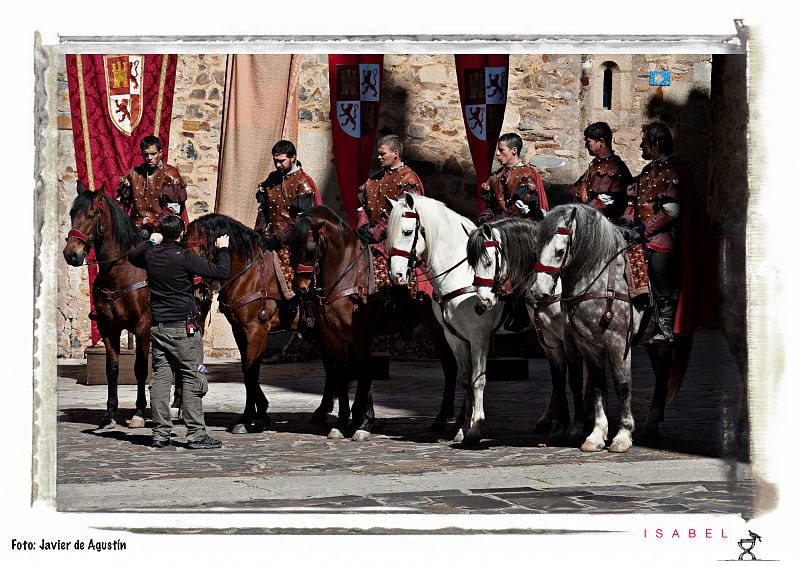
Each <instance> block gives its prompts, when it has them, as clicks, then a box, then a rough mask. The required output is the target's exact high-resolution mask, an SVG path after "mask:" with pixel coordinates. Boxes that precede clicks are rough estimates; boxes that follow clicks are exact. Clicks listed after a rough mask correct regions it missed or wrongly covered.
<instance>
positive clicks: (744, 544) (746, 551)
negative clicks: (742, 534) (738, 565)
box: [738, 530, 761, 560]
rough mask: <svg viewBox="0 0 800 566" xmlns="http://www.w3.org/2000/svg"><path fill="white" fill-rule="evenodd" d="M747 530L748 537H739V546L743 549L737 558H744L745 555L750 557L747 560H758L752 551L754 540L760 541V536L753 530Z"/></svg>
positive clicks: (754, 544)
mask: <svg viewBox="0 0 800 566" xmlns="http://www.w3.org/2000/svg"><path fill="white" fill-rule="evenodd" d="M747 532H748V533H749V534H750V538H743V539H739V543H738V544H739V548H741V549H742V550H743V552H742V553H741V554H740V555H739V560H745V556H749V557H750V558H747V560H758V559H757V558H756V555H755V554H753V552H752V551H753V549H754V548H755V546H756V541H758V542H761V537H760V536H758V534H756V533H754V532H753V531H750V530H748V531H747Z"/></svg>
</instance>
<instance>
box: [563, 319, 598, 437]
mask: <svg viewBox="0 0 800 566" xmlns="http://www.w3.org/2000/svg"><path fill="white" fill-rule="evenodd" d="M563 355H564V357H565V358H566V360H567V374H568V379H569V389H570V392H571V393H572V406H573V407H574V412H575V420H574V421H573V424H572V428H571V430H570V432H569V438H570V442H575V443H576V444H579V443H580V439H582V438H583V437H585V436H587V435H588V434H589V433H590V432H591V424H590V419H589V418H588V417H589V416H590V415H588V414H587V410H589V409H590V408H591V407H592V406H593V405H594V392H593V391H592V390H591V387H589V371H588V367H587V366H586V365H585V364H584V363H583V357H582V356H581V353H580V352H579V351H578V348H577V346H576V345H575V341H574V339H573V338H572V336H571V335H565V336H564V342H563Z"/></svg>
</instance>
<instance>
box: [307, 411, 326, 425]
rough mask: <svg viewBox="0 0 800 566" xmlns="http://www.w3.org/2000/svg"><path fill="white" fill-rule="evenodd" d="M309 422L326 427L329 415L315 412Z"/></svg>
mask: <svg viewBox="0 0 800 566" xmlns="http://www.w3.org/2000/svg"><path fill="white" fill-rule="evenodd" d="M309 422H310V423H311V424H313V425H324V424H325V423H327V422H328V414H327V413H322V412H316V411H314V414H313V415H311V420H310V421H309Z"/></svg>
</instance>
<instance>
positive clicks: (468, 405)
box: [445, 333, 472, 443]
mask: <svg viewBox="0 0 800 566" xmlns="http://www.w3.org/2000/svg"><path fill="white" fill-rule="evenodd" d="M445 337H446V338H447V343H448V344H449V345H450V349H451V351H452V352H453V356H454V357H455V360H456V367H457V373H456V378H457V379H458V381H459V382H460V383H461V385H462V387H463V388H464V404H463V407H462V413H464V416H463V418H462V419H461V422H462V425H461V426H460V427H459V428H458V432H457V433H456V436H455V438H453V442H456V443H460V442H461V441H463V440H464V434H466V432H467V428H466V424H467V422H468V417H467V415H470V414H471V413H472V396H471V391H472V390H471V388H470V386H469V376H470V369H469V368H470V366H471V363H470V355H469V344H468V343H467V342H462V341H461V340H460V339H458V338H456V337H455V336H452V335H450V334H449V333H448V334H446V335H445Z"/></svg>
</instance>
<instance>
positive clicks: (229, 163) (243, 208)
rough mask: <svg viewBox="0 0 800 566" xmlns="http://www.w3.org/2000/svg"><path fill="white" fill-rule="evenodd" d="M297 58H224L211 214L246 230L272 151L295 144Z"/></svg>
mask: <svg viewBox="0 0 800 566" xmlns="http://www.w3.org/2000/svg"><path fill="white" fill-rule="evenodd" d="M301 59H302V55H229V56H228V65H227V70H226V77H225V101H224V106H223V118H222V135H221V139H220V157H219V177H218V181H217V200H216V207H215V210H216V212H219V213H220V214H225V215H228V216H231V217H233V218H235V219H237V220H239V221H240V222H242V223H243V224H245V225H247V226H249V227H252V226H253V225H254V224H255V220H256V212H257V210H258V203H257V202H256V199H255V191H256V186H257V185H258V183H260V182H261V181H263V180H264V179H266V177H267V175H268V174H269V173H270V172H271V171H272V170H273V169H274V165H273V164H272V153H271V149H272V146H273V145H274V144H275V142H276V141H278V140H279V139H287V140H291V141H292V142H294V144H295V145H297V129H298V114H297V113H298V96H297V95H298V80H299V75H300V73H299V71H300V62H301Z"/></svg>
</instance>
